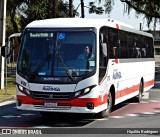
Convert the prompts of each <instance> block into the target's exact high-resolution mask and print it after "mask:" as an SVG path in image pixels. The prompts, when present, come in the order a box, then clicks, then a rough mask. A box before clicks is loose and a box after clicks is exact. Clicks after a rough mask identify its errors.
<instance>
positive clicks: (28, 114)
mask: <svg viewBox="0 0 160 137" xmlns="http://www.w3.org/2000/svg"><path fill="white" fill-rule="evenodd" d="M21 115H22V116H33V115H35V114H32V113H26V114H21Z"/></svg>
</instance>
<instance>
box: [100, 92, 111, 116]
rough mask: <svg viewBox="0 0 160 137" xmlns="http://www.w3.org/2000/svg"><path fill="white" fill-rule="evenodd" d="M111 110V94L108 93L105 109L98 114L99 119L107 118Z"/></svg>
mask: <svg viewBox="0 0 160 137" xmlns="http://www.w3.org/2000/svg"><path fill="white" fill-rule="evenodd" d="M111 109H112V94H111V92H109V94H108V101H107V109H106V110H103V111H102V112H100V113H99V117H101V118H105V117H108V116H109V114H110V112H111Z"/></svg>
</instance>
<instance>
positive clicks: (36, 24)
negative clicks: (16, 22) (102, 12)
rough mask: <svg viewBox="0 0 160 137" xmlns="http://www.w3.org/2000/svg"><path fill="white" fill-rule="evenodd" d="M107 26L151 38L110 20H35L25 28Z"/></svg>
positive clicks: (146, 34)
mask: <svg viewBox="0 0 160 137" xmlns="http://www.w3.org/2000/svg"><path fill="white" fill-rule="evenodd" d="M102 26H108V27H112V28H116V29H120V30H126V31H129V32H132V33H137V34H141V35H145V36H149V37H152V34H150V33H146V32H143V31H139V30H136V29H134V28H133V27H132V26H131V25H128V24H125V23H122V22H120V21H115V20H112V19H86V18H54V19H45V20H36V21H33V22H31V23H30V24H28V25H27V26H26V28H76V27H77V28H78V27H96V28H101V27H102Z"/></svg>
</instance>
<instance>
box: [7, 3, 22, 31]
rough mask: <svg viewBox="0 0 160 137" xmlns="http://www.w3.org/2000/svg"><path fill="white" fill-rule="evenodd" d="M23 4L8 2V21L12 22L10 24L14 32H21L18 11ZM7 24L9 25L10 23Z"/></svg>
mask: <svg viewBox="0 0 160 137" xmlns="http://www.w3.org/2000/svg"><path fill="white" fill-rule="evenodd" d="M22 3H23V0H8V1H7V21H9V20H10V23H11V24H12V26H13V30H14V32H19V28H18V22H17V21H16V20H17V18H18V16H19V14H18V11H17V9H18V8H19V7H20V5H21V4H22ZM7 23H8V24H9V22H7ZM11 24H10V25H11Z"/></svg>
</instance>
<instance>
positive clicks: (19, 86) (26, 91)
mask: <svg viewBox="0 0 160 137" xmlns="http://www.w3.org/2000/svg"><path fill="white" fill-rule="evenodd" d="M17 87H18V89H19V91H20V92H22V93H23V94H25V95H30V92H29V90H28V89H26V88H25V87H23V86H22V85H19V84H17Z"/></svg>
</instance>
